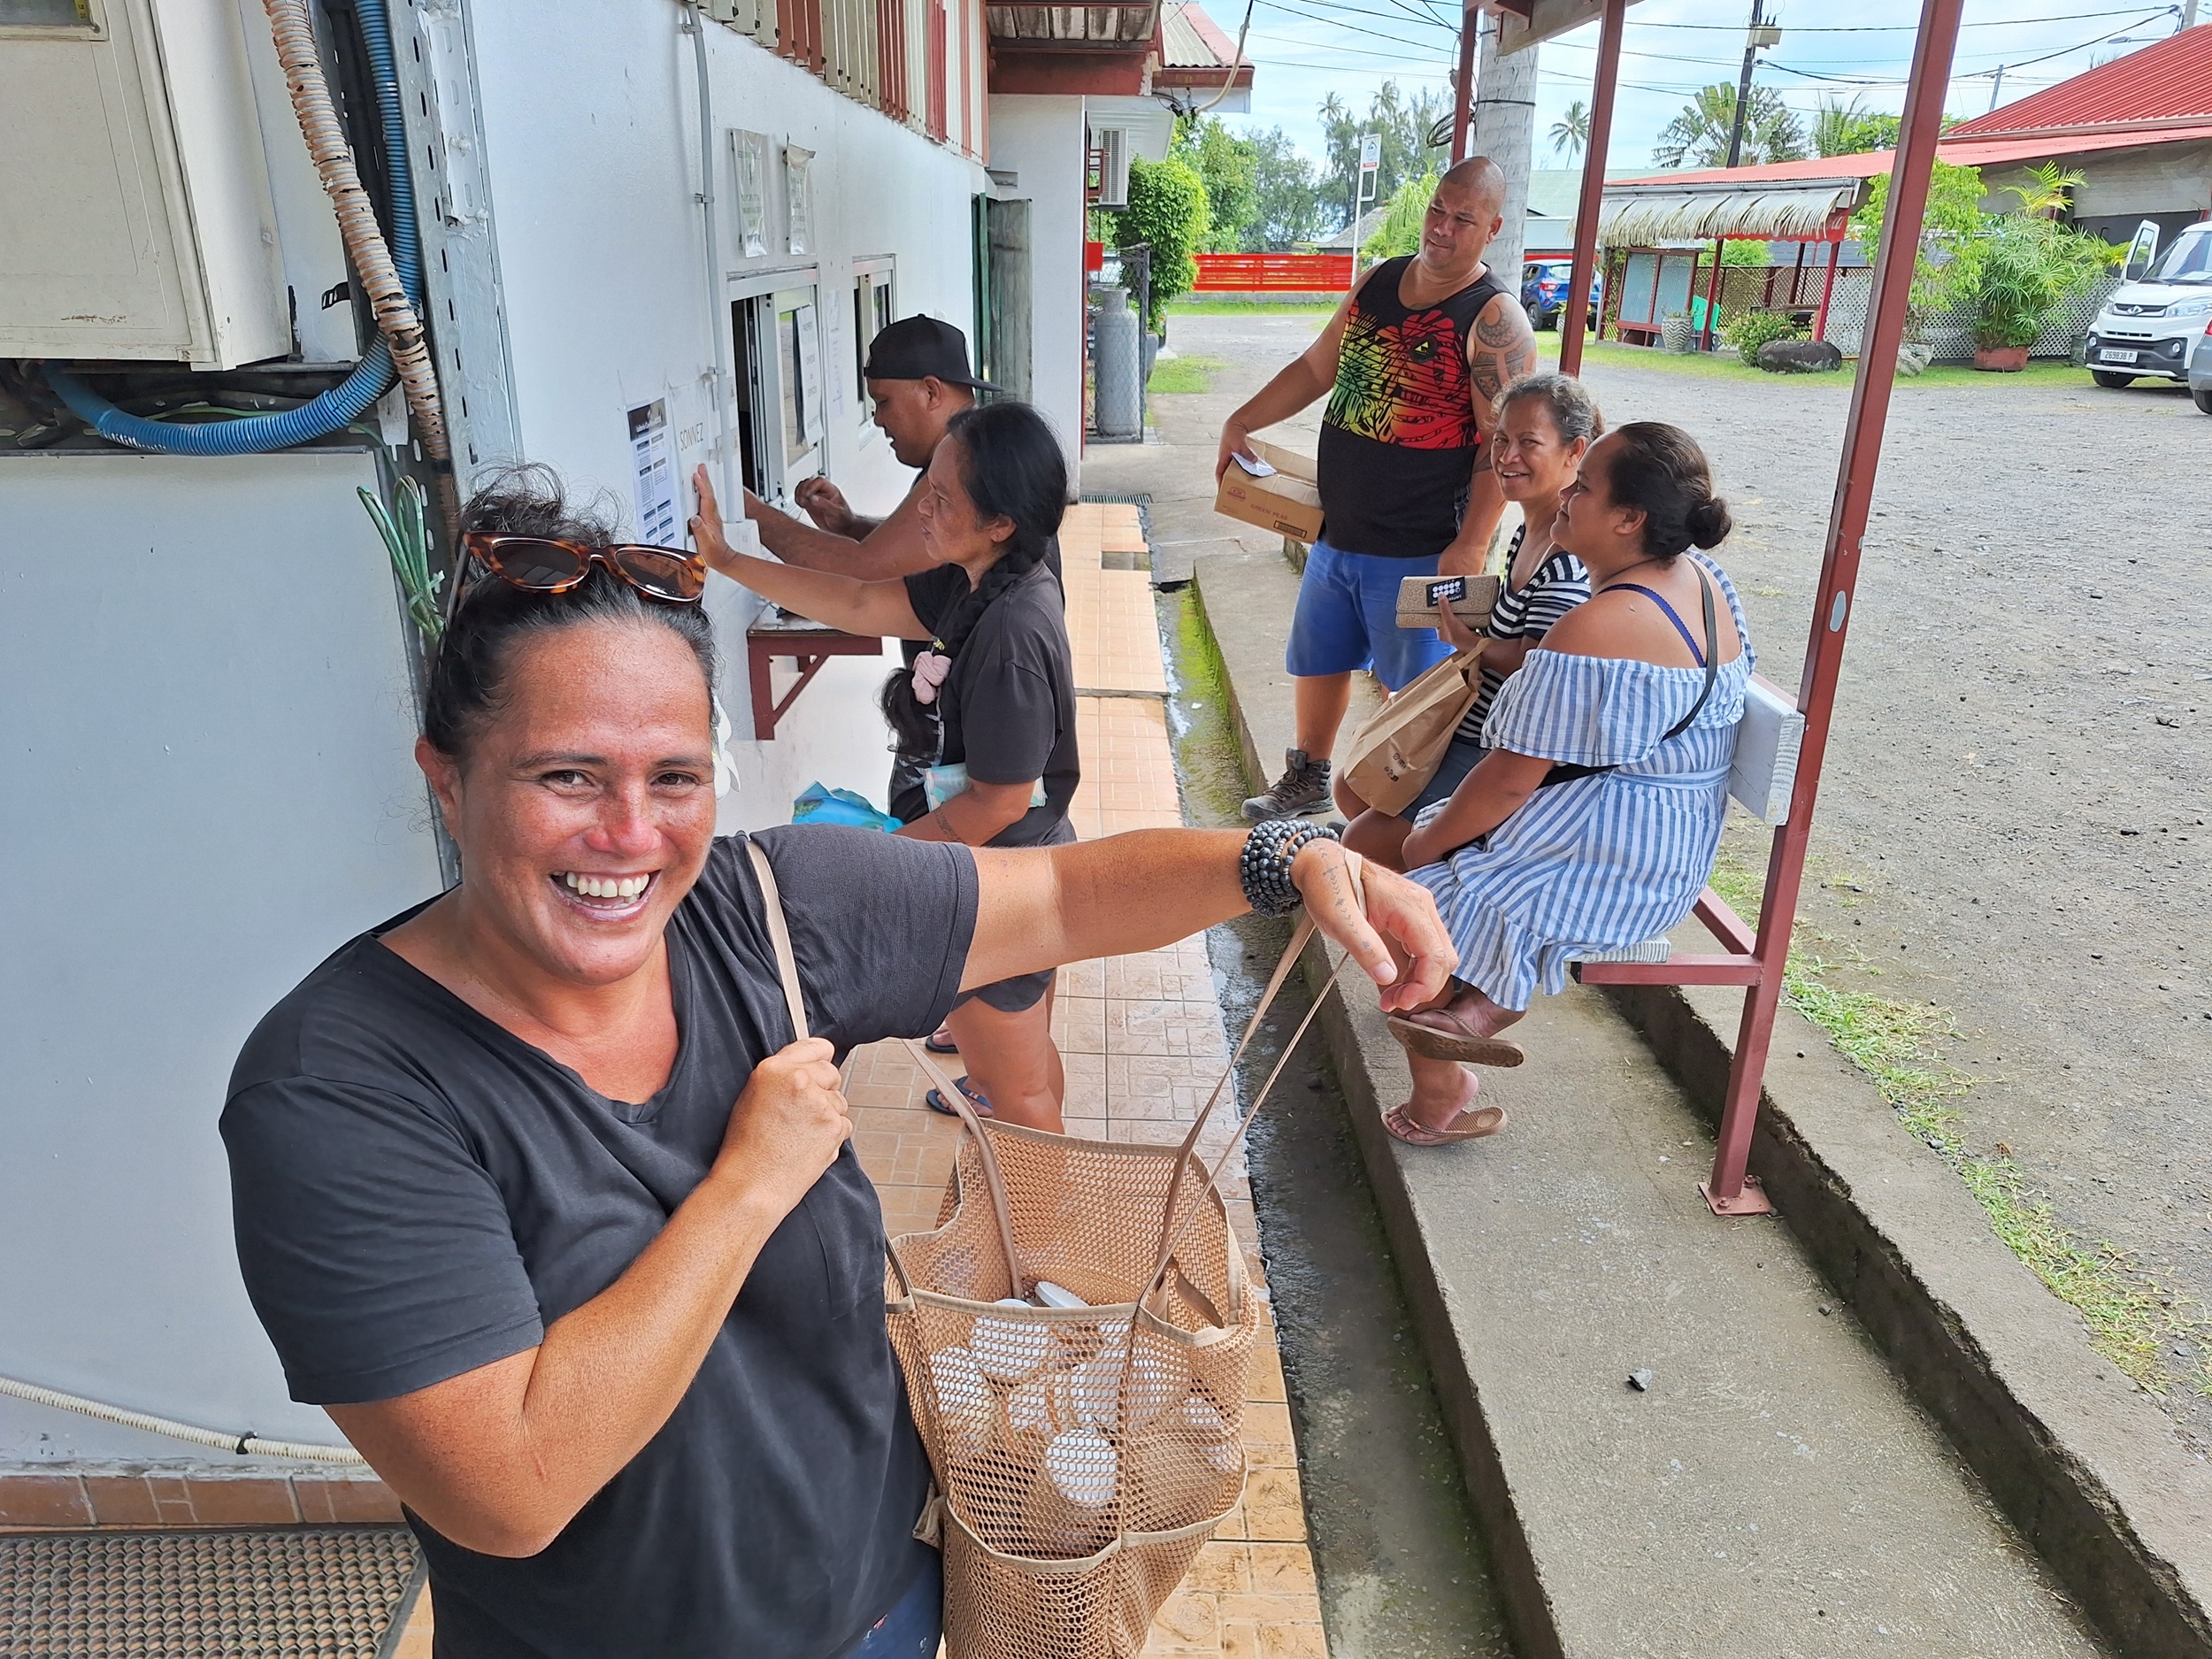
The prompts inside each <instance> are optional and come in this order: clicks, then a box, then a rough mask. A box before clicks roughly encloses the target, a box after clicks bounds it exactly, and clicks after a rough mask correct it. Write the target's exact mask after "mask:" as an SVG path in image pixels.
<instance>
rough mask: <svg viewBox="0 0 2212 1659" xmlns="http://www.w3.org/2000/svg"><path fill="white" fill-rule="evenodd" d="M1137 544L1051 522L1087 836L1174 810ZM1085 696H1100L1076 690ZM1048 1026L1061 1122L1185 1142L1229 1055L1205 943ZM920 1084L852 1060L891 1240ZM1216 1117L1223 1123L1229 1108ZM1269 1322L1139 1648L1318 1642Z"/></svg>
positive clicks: (938, 1175)
mask: <svg viewBox="0 0 2212 1659" xmlns="http://www.w3.org/2000/svg"><path fill="white" fill-rule="evenodd" d="M1143 546H1144V541H1143V537H1142V534H1141V530H1140V527H1139V525H1138V519H1137V511H1136V509H1135V508H1134V507H1125V506H1116V505H1100V504H1095V503H1084V504H1082V505H1079V506H1077V507H1074V508H1071V509H1070V511H1069V514H1068V518H1067V520H1066V522H1065V523H1064V525H1063V526H1062V527H1061V533H1060V553H1061V558H1062V561H1063V564H1064V568H1065V571H1066V578H1067V595H1068V633H1069V636H1070V638H1071V641H1072V643H1073V645H1074V648H1075V683H1076V686H1077V688H1078V692H1079V695H1078V701H1077V710H1078V712H1077V718H1078V720H1079V723H1080V724H1079V728H1078V736H1079V746H1080V749H1081V752H1082V759H1083V783H1082V787H1081V788H1080V789H1079V790H1078V791H1077V793H1076V797H1075V804H1074V809H1073V816H1074V821H1075V828H1076V833H1078V834H1079V835H1081V836H1083V837H1085V838H1086V839H1089V838H1092V837H1095V836H1100V835H1110V834H1113V833H1118V832H1119V831H1122V830H1132V829H1149V828H1159V827H1169V826H1178V825H1180V824H1181V823H1182V821H1183V813H1182V804H1181V801H1180V798H1179V795H1178V794H1177V791H1176V784H1175V762H1174V756H1173V753H1172V751H1171V749H1170V747H1169V744H1168V733H1167V706H1166V702H1165V694H1166V689H1167V677H1166V672H1165V669H1164V664H1163V663H1162V660H1161V657H1160V646H1159V635H1158V631H1157V625H1156V621H1155V619H1154V611H1153V604H1152V585H1151V579H1150V577H1149V576H1148V575H1147V574H1146V573H1145V572H1141V571H1122V570H1108V569H1102V568H1101V565H1100V558H1101V555H1102V552H1106V551H1136V550H1141V549H1142V548H1143ZM1085 692H1088V693H1092V694H1103V695H1080V694H1082V693H1085ZM1053 1032H1054V1035H1055V1037H1056V1040H1057V1041H1058V1042H1059V1045H1060V1051H1061V1053H1062V1055H1063V1056H1064V1057H1065V1061H1066V1065H1067V1076H1068V1096H1067V1108H1066V1119H1067V1127H1068V1132H1069V1133H1071V1134H1077V1135H1087V1136H1094V1137H1099V1138H1102V1139H1105V1140H1110V1141H1179V1140H1181V1139H1182V1137H1183V1135H1184V1133H1186V1132H1187V1129H1188V1127H1189V1125H1190V1122H1191V1119H1192V1118H1194V1117H1195V1116H1196V1115H1197V1112H1198V1109H1199V1107H1200V1106H1202V1104H1203V1103H1204V1102H1205V1098H1206V1095H1207V1093H1208V1092H1209V1091H1210V1089H1211V1088H1212V1087H1213V1085H1214V1081H1215V1079H1217V1077H1218V1076H1219V1075H1220V1073H1221V1069H1222V1067H1223V1066H1224V1065H1225V1064H1226V1063H1227V1058H1228V1046H1227V1042H1226V1041H1225V1036H1224V1033H1223V1030H1222V1024H1221V1009H1220V1005H1219V1003H1217V1002H1216V1001H1215V998H1214V987H1213V973H1212V971H1211V969H1210V967H1209V966H1208V965H1207V961H1206V942H1205V940H1204V938H1203V937H1200V938H1196V939H1189V940H1185V941H1183V942H1182V943H1181V944H1179V945H1175V946H1172V947H1171V948H1170V949H1165V950H1154V951H1147V952H1145V953H1144V954H1143V955H1141V956H1110V957H1108V958H1106V959H1105V960H1103V961H1101V962H1086V963H1080V964H1076V965H1074V966H1072V967H1069V968H1064V969H1063V970H1062V971H1061V973H1060V981H1059V990H1058V999H1057V1002H1056V1006H1055V1009H1054V1017H1053ZM926 1087H927V1085H926V1081H925V1079H923V1078H922V1077H921V1074H920V1073H919V1071H918V1070H917V1069H916V1068H915V1067H914V1065H913V1064H912V1063H911V1061H910V1060H909V1059H908V1057H907V1055H906V1051H905V1050H904V1049H903V1048H901V1047H900V1046H899V1045H897V1044H895V1043H878V1044H875V1045H873V1046H872V1047H870V1048H863V1049H860V1050H859V1051H857V1052H856V1054H855V1055H854V1056H852V1064H851V1070H850V1071H849V1079H848V1083H847V1093H848V1095H849V1098H850V1100H851V1102H852V1105H853V1122H854V1127H855V1134H854V1142H855V1145H856V1148H858V1151H859V1154H860V1159H861V1163H862V1164H863V1166H864V1167H865V1168H866V1170H867V1171H868V1173H869V1174H870V1175H871V1176H872V1177H873V1178H874V1179H875V1183H876V1188H877V1190H878V1192H879V1193H880V1194H882V1198H883V1217H884V1224H885V1225H886V1227H887V1229H888V1230H889V1231H890V1232H891V1233H893V1234H894V1235H896V1234H898V1233H906V1232H912V1231H916V1230H918V1229H921V1228H926V1227H930V1226H933V1225H935V1224H936V1218H937V1209H938V1203H939V1201H940V1200H941V1198H942V1197H943V1195H944V1190H945V1183H946V1180H947V1179H948V1178H949V1176H950V1174H951V1172H952V1159H953V1150H954V1148H955V1147H956V1144H957V1143H958V1141H959V1138H960V1133H961V1131H960V1129H959V1126H958V1125H956V1124H955V1123H953V1122H952V1120H950V1119H949V1118H940V1117H938V1116H936V1115H935V1114H934V1113H933V1112H931V1111H930V1110H928V1109H927V1108H926V1107H925V1106H924V1105H923V1104H922V1095H923V1094H924V1093H925V1092H926ZM1216 1118H1217V1120H1226V1119H1228V1118H1230V1109H1229V1107H1228V1106H1226V1105H1225V1107H1224V1109H1223V1110H1221V1111H1220V1112H1217V1114H1216ZM1231 1126H1232V1125H1231V1124H1230V1123H1229V1122H1227V1121H1221V1122H1220V1126H1219V1127H1218V1128H1212V1129H1210V1130H1209V1131H1208V1135H1207V1139H1206V1141H1203V1142H1202V1143H1201V1146H1202V1148H1208V1147H1210V1148H1212V1149H1213V1150H1214V1151H1215V1152H1218V1151H1219V1149H1220V1148H1221V1147H1222V1146H1223V1145H1225V1144H1226V1141H1227V1137H1228V1134H1229V1133H1230V1130H1231ZM1223 1179H1224V1183H1225V1187H1226V1190H1227V1192H1228V1194H1229V1196H1230V1199H1231V1203H1230V1213H1231V1216H1232V1217H1233V1220H1234V1222H1235V1225H1236V1228H1237V1232H1238V1233H1239V1235H1240V1237H1241V1238H1242V1239H1243V1240H1244V1241H1245V1248H1246V1249H1247V1251H1248V1254H1249V1257H1250V1262H1251V1267H1252V1271H1253V1275H1254V1277H1255V1279H1259V1278H1260V1270H1261V1263H1260V1262H1259V1260H1258V1245H1257V1239H1256V1229H1255V1226H1254V1222H1253V1217H1252V1206H1251V1201H1250V1197H1249V1192H1248V1187H1247V1186H1246V1184H1245V1181H1244V1176H1243V1164H1242V1160H1241V1158H1240V1159H1239V1160H1238V1162H1237V1163H1236V1164H1232V1165H1231V1167H1230V1170H1229V1171H1225V1174H1224V1177H1223ZM1263 1312H1264V1308H1263ZM1265 1334H1266V1339H1267V1340H1265V1341H1264V1342H1263V1344H1262V1345H1261V1348H1260V1350H1259V1352H1258V1354H1257V1355H1256V1357H1255V1360H1254V1363H1253V1368H1252V1384H1251V1398H1250V1400H1249V1402H1248V1403H1247V1404H1246V1407H1245V1417H1244V1440H1245V1452H1246V1456H1247V1459H1248V1463H1250V1465H1251V1476H1250V1479H1249V1480H1248V1482H1247V1484H1246V1487H1245V1498H1244V1504H1243V1507H1242V1509H1240V1511H1239V1512H1238V1513H1237V1514H1236V1515H1235V1516H1233V1517H1231V1518H1230V1521H1229V1524H1228V1525H1226V1526H1225V1527H1224V1528H1223V1529H1222V1531H1221V1534H1220V1535H1219V1536H1218V1537H1217V1538H1216V1539H1215V1540H1214V1541H1213V1542H1211V1543H1210V1544H1208V1545H1207V1546H1206V1548H1205V1549H1204V1550H1203V1551H1202V1552H1201V1554H1200V1555H1199V1557H1198V1560H1197V1563H1196V1564H1195V1565H1194V1566H1193V1568H1192V1569H1191V1572H1190V1576H1189V1577H1188V1578H1187V1579H1185V1580H1184V1583H1183V1586H1182V1588H1181V1589H1180V1590H1179V1591H1178V1592H1177V1594H1175V1595H1174V1596H1173V1597H1172V1598H1171V1600H1170V1601H1168V1603H1167V1605H1166V1606H1165V1607H1164V1608H1163V1609H1161V1612H1160V1617H1159V1619H1158V1621H1157V1622H1156V1624H1155V1625H1154V1627H1153V1632H1152V1640H1151V1642H1150V1643H1149V1645H1148V1647H1146V1649H1145V1651H1146V1653H1147V1654H1148V1655H1219V1656H1220V1659H1325V1655H1326V1653H1327V1647H1326V1645H1325V1642H1324V1640H1323V1637H1322V1630H1321V1604H1320V1601H1319V1598H1318V1596H1317V1594H1316V1593H1315V1588H1314V1578H1313V1562H1312V1557H1311V1555H1310V1554H1309V1553H1308V1550H1307V1548H1306V1522H1305V1505H1304V1501H1303V1499H1302V1496H1301V1494H1300V1492H1299V1487H1298V1466H1297V1455H1296V1452H1295V1450H1294V1448H1293V1446H1292V1443H1291V1435H1290V1410H1289V1408H1288V1406H1287V1405H1286V1403H1285V1402H1284V1396H1283V1374H1282V1367H1281V1364H1280V1363H1279V1361H1278V1359H1277V1356H1276V1351H1275V1341H1274V1320H1273V1317H1272V1315H1271V1314H1268V1315H1266V1319H1265ZM427 1603H428V1597H427V1596H425V1597H424V1598H423V1606H422V1607H421V1608H420V1609H418V1612H417V1616H416V1620H415V1622H414V1623H413V1624H411V1625H410V1626H409V1629H408V1631H407V1633H406V1636H405V1637H404V1638H403V1640H402V1642H401V1644H400V1647H399V1649H398V1655H399V1659H428V1655H429V1651H430V1643H429V1631H430V1619H429V1613H428V1607H427Z"/></svg>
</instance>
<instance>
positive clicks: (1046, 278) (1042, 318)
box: [990, 94, 1084, 486]
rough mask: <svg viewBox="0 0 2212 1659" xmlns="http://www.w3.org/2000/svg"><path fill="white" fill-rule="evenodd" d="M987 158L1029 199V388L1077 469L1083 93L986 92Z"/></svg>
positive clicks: (1071, 471)
mask: <svg viewBox="0 0 2212 1659" xmlns="http://www.w3.org/2000/svg"><path fill="white" fill-rule="evenodd" d="M990 117H991V119H990V130H991V165H992V166H993V167H994V168H995V169H997V170H998V171H1000V172H1002V173H1003V172H1007V171H1011V172H1013V173H1015V174H1016V175H1017V179H1016V182H1015V183H1014V185H1013V186H1012V187H1011V188H1004V189H1002V190H1001V191H1000V192H999V194H1000V195H1002V196H1008V197H1025V198H1026V199H1027V200H1028V202H1029V204H1030V205H1029V243H1030V279H1029V286H1030V298H1031V302H1032V304H1033V308H1034V309H1033V320H1032V322H1031V326H1030V396H1032V397H1033V399H1034V400H1035V402H1036V404H1037V407H1038V408H1039V409H1040V410H1041V411H1043V413H1044V416H1045V419H1048V420H1049V421H1050V422H1051V423H1052V426H1053V430H1054V431H1056V432H1057V433H1058V434H1060V442H1061V443H1062V444H1063V445H1064V447H1065V449H1066V450H1067V456H1068V479H1069V482H1070V484H1071V486H1072V485H1073V484H1074V483H1075V482H1076V480H1077V478H1078V476H1079V466H1080V461H1081V452H1082V437H1083V234H1084V223H1083V219H1084V214H1083V123H1084V117H1083V100H1082V99H1080V98H1075V97H1046V96H1033V95H1029V94H1002V95H999V96H994V97H993V98H992V99H991V109H990Z"/></svg>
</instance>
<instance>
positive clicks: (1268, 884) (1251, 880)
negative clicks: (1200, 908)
mask: <svg viewBox="0 0 2212 1659" xmlns="http://www.w3.org/2000/svg"><path fill="white" fill-rule="evenodd" d="M1338 839H1339V836H1338V834H1337V831H1336V829H1335V827H1334V826H1326V825H1321V824H1309V823H1306V822H1305V821H1304V820H1302V819H1300V818H1271V819H1270V820H1269V821H1268V822H1266V823H1264V824H1261V825H1258V826H1256V827H1255V828H1254V829H1253V831H1252V833H1250V834H1249V835H1247V836H1246V837H1245V838H1244V850H1243V852H1242V853H1240V854H1239V855H1238V857H1237V877H1238V879H1239V880H1240V881H1241V882H1242V883H1243V884H1244V900H1245V902H1246V903H1248V904H1249V905H1250V906H1251V907H1252V908H1253V910H1256V912H1258V913H1259V914H1260V915H1262V916H1287V915H1288V914H1290V912H1291V911H1293V910H1296V909H1297V908H1298V905H1299V903H1300V897H1299V893H1298V888H1297V887H1296V885H1295V884H1294V883H1293V882H1292V880H1291V879H1290V864H1291V860H1292V859H1294V858H1295V857H1296V856H1298V849H1300V848H1301V847H1303V846H1304V845H1305V844H1306V843H1307V842H1308V841H1336V840H1338Z"/></svg>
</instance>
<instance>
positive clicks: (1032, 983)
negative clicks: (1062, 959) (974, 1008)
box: [952, 968, 1060, 1014]
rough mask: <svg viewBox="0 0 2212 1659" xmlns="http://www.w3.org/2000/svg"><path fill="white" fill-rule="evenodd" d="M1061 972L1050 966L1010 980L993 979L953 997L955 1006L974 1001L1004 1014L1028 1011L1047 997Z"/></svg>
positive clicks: (1017, 975) (1018, 975)
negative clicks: (1046, 994) (1053, 981)
mask: <svg viewBox="0 0 2212 1659" xmlns="http://www.w3.org/2000/svg"><path fill="white" fill-rule="evenodd" d="M1057 972H1060V970H1059V969H1057V968H1047V969H1046V970H1045V971H1044V972H1041V973H1018V974H1016V975H1015V976H1014V977H1013V978H1012V979H994V980H993V981H992V982H991V983H990V984H988V985H979V986H977V987H975V989H973V990H972V991H963V992H961V993H960V995H957V996H956V997H954V998H953V999H952V1005H953V1006H954V1007H955V1008H958V1007H959V1006H960V1005H961V1003H963V1002H969V1001H972V1000H975V1001H980V1002H983V1004H984V1005H985V1006H986V1007H988V1008H995V1009H996V1010H998V1011H999V1012H1000V1013H1002V1014H1023V1013H1026V1012H1028V1011H1029V1010H1031V1009H1033V1008H1034V1007H1036V1006H1037V1004H1038V1003H1039V1002H1042V1001H1043V1000H1044V995H1045V993H1046V992H1047V991H1049V990H1050V989H1051V988H1052V976H1053V975H1054V974H1056V973H1057Z"/></svg>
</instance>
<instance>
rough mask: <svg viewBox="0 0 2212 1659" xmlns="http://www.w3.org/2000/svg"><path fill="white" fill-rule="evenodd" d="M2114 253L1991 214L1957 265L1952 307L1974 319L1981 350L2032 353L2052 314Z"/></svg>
mask: <svg viewBox="0 0 2212 1659" xmlns="http://www.w3.org/2000/svg"><path fill="white" fill-rule="evenodd" d="M2117 251H2118V250H2116V249H2113V248H2111V247H2109V246H2108V244H2107V243H2106V242H2104V241H2103V240H2102V239H2101V238H2099V237H2095V236H2091V235H2086V234H2084V233H2082V232H2080V231H2078V230H2070V229H2069V228H2067V227H2065V226H2063V225H2061V224H2058V223H2056V222H2055V221H2054V220H2051V219H2042V218H2039V217H2036V216H2033V215H2031V214H2026V213H2006V214H1995V213H1992V214H1988V215H1985V218H1984V220H1983V224H1982V230H1981V234H1979V235H1978V236H1977V237H1975V238H1973V239H1972V240H1971V241H1970V242H1967V243H1966V245H1965V246H1964V247H1963V248H1962V250H1960V253H1959V257H1958V258H1957V259H1956V260H1955V261H1954V264H1955V266H1956V270H1955V273H1954V274H1953V276H1952V278H1951V297H1952V301H1953V303H1955V304H1956V305H1957V306H1958V307H1959V308H1960V309H1961V310H1962V311H1966V312H1967V313H1968V314H1969V315H1970V316H1971V317H1972V318H1973V319H1974V343H1975V344H1976V345H1978V346H1979V347H1981V348H1982V349H1984V350H1993V349H2005V348H2010V347H2017V346H2032V345H2033V344H2034V343H2035V342H2036V337H2037V336H2038V335H2039V334H2041V333H2042V332H2043V323H2044V319H2046V318H2047V317H2048V316H2049V315H2050V314H2051V311H2052V308H2053V307H2055V305H2057V303H2059V302H2060V301H2061V300H2062V299H2064V298H2066V297H2067V296H2069V295H2071V294H2078V293H2080V292H2081V291H2082V290H2083V289H2084V288H2087V287H2088V286H2089V285H2090V284H2091V283H2092V282H2093V281H2095V280H2096V279H2097V278H2098V276H2099V275H2101V273H2103V271H2104V269H2105V266H2106V265H2108V263H2109V262H2110V259H2111V257H2112V255H2113V254H2114V253H2116V252H2117Z"/></svg>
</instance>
